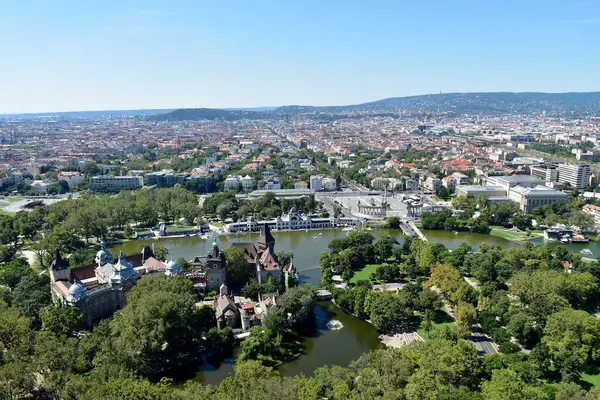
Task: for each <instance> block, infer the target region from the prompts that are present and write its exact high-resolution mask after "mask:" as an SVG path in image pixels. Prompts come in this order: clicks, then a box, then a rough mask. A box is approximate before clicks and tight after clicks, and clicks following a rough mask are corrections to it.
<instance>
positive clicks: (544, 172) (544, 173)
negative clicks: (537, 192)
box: [531, 165, 558, 182]
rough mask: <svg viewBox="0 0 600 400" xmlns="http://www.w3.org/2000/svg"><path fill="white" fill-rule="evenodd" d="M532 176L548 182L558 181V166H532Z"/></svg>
mask: <svg viewBox="0 0 600 400" xmlns="http://www.w3.org/2000/svg"><path fill="white" fill-rule="evenodd" d="M531 176H533V177H534V178H538V179H541V180H543V181H546V182H558V168H556V166H554V165H552V166H548V165H536V166H534V167H531Z"/></svg>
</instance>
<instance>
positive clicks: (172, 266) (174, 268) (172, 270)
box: [165, 260, 179, 276]
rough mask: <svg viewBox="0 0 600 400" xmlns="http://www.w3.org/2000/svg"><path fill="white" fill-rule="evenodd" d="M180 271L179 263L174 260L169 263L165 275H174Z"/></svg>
mask: <svg viewBox="0 0 600 400" xmlns="http://www.w3.org/2000/svg"><path fill="white" fill-rule="evenodd" d="M178 273H179V265H177V263H176V262H175V261H173V260H171V261H169V262H168V263H167V270H166V271H165V275H167V276H172V275H177V274H178Z"/></svg>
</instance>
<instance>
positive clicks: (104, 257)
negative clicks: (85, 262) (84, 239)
mask: <svg viewBox="0 0 600 400" xmlns="http://www.w3.org/2000/svg"><path fill="white" fill-rule="evenodd" d="M111 262H113V257H112V254H110V252H109V251H108V250H106V242H105V241H104V240H103V241H102V242H100V251H98V252H97V253H96V263H97V264H100V265H104V264H107V263H111Z"/></svg>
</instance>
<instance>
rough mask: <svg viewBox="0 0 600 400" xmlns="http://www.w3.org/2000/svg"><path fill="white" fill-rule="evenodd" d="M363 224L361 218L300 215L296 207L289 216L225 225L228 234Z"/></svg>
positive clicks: (251, 218) (249, 219) (252, 219)
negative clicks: (266, 227) (263, 228)
mask: <svg viewBox="0 0 600 400" xmlns="http://www.w3.org/2000/svg"><path fill="white" fill-rule="evenodd" d="M360 224H361V220H360V219H359V218H346V217H341V218H334V217H329V218H313V217H310V216H308V215H305V214H301V213H299V212H298V211H297V210H296V209H295V208H294V207H292V208H291V209H290V211H289V212H288V213H287V215H284V216H281V217H277V218H276V219H273V220H267V221H256V219H255V218H254V217H249V218H248V219H247V220H246V221H240V222H233V223H230V224H227V225H225V231H226V232H231V233H235V232H258V231H260V229H261V228H262V227H263V226H265V225H267V226H269V229H276V230H279V231H282V230H299V229H323V228H336V227H347V226H357V225H360Z"/></svg>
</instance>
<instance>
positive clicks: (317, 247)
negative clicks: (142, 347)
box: [111, 229, 600, 384]
mask: <svg viewBox="0 0 600 400" xmlns="http://www.w3.org/2000/svg"><path fill="white" fill-rule="evenodd" d="M370 233H372V234H373V235H374V236H376V237H378V236H380V235H383V234H389V235H392V236H397V237H398V241H399V242H401V241H402V237H401V231H399V230H388V229H375V230H373V231H371V232H370ZM423 233H424V234H425V235H426V236H427V238H428V239H429V240H430V241H431V242H433V243H443V244H444V245H445V246H446V247H448V248H449V249H453V248H456V247H457V246H458V245H460V244H461V243H467V244H469V245H471V246H473V247H474V248H477V247H478V246H479V244H480V243H481V242H485V243H487V244H489V245H499V246H501V247H503V248H510V247H520V246H521V244H519V243H515V242H511V241H509V240H506V239H503V238H499V237H495V236H490V235H482V234H475V233H470V232H460V233H458V234H454V233H452V232H449V231H428V230H424V231H423ZM273 236H274V237H275V240H276V245H275V251H276V252H277V251H290V252H292V253H294V263H295V265H296V268H297V269H298V271H299V273H300V280H301V282H305V283H311V284H313V285H317V286H318V285H319V284H320V270H319V268H318V265H319V255H320V253H321V252H322V251H325V250H327V246H328V244H329V242H330V241H331V240H333V239H338V238H343V237H345V236H346V232H343V231H341V230H336V229H328V230H320V231H318V230H310V231H308V232H307V231H282V232H273ZM257 240H258V233H253V234H242V235H239V236H238V235H229V236H215V237H214V238H209V239H202V238H200V237H198V236H194V237H184V238H166V239H160V240H139V241H130V242H125V243H122V244H119V245H116V246H113V247H112V248H111V250H112V251H113V252H118V251H119V250H123V251H124V252H125V253H126V254H133V253H136V252H138V251H140V250H141V248H142V246H144V245H146V244H150V245H151V244H153V243H156V244H160V245H162V246H165V247H166V248H167V249H168V250H169V257H172V258H173V259H177V258H180V257H183V258H185V259H187V260H191V259H193V258H194V257H195V256H197V255H206V254H207V253H208V252H209V250H210V249H211V248H212V243H213V241H216V242H217V244H218V245H219V247H220V248H222V249H226V248H228V247H229V246H230V245H231V244H232V243H234V242H248V241H252V242H254V243H256V241H257ZM533 243H534V244H536V245H537V244H542V243H543V240H542V239H535V240H533ZM557 244H558V243H556V244H553V245H557ZM566 247H567V248H568V249H569V250H570V251H572V252H576V253H579V251H580V250H582V249H584V248H589V249H590V250H591V251H592V252H593V253H594V257H598V256H600V247H599V246H598V244H597V243H595V242H592V243H589V244H578V245H567V246H566ZM590 257H591V256H590ZM315 311H316V315H317V325H318V329H317V332H316V334H315V335H314V336H313V337H309V338H306V339H305V341H304V353H303V355H301V356H300V357H298V358H297V359H295V360H293V361H291V362H289V363H286V364H284V365H283V366H281V367H280V368H279V370H280V372H281V373H282V374H284V375H296V374H299V373H304V374H305V375H312V373H313V371H314V370H315V369H316V368H318V367H321V366H324V365H341V366H347V365H348V363H350V362H351V361H353V360H356V359H358V358H359V357H360V356H361V355H362V354H364V353H365V352H367V351H369V350H371V349H375V348H377V347H378V346H379V345H380V344H379V339H378V334H377V331H376V330H375V329H374V328H373V327H372V326H371V325H370V324H369V323H367V322H365V321H362V320H359V319H357V318H354V317H352V316H350V315H347V314H345V313H344V312H343V311H342V310H341V309H339V308H338V307H337V306H335V305H333V304H332V303H329V302H325V303H319V305H318V306H317V307H316V309H315ZM332 320H337V321H339V322H340V323H341V326H342V328H341V329H329V328H328V327H327V324H328V323H329V322H330V321H332ZM334 328H337V327H334ZM234 358H235V354H234ZM234 358H232V359H229V360H225V362H223V363H222V364H221V365H219V366H213V365H210V364H208V363H204V364H201V365H193V366H189V367H185V368H182V369H178V370H177V371H175V375H173V376H172V377H173V378H175V380H176V381H179V382H181V381H183V380H186V379H194V380H198V381H201V382H204V383H212V384H216V383H219V382H220V381H221V380H222V379H223V378H225V377H226V376H228V375H230V374H231V373H232V372H233V367H234V364H235V359H234Z"/></svg>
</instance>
